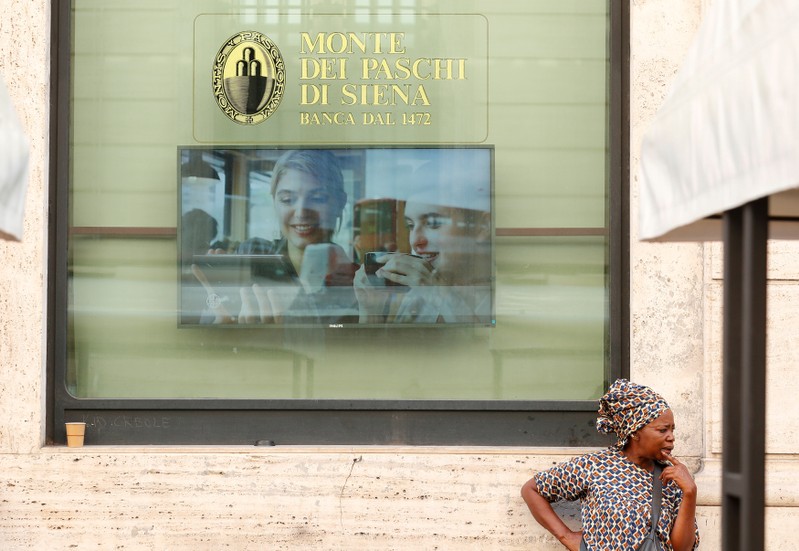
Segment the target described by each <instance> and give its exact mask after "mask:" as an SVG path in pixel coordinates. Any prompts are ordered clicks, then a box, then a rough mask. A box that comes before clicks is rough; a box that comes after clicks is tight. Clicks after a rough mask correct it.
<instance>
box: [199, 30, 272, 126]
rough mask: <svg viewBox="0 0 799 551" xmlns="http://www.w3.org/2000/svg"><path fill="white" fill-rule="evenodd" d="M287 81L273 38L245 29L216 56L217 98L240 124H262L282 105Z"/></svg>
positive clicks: (214, 79) (215, 96)
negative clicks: (281, 101)
mask: <svg viewBox="0 0 799 551" xmlns="http://www.w3.org/2000/svg"><path fill="white" fill-rule="evenodd" d="M285 82H286V67H285V64H284V63H283V56H282V55H280V50H278V48H277V45H275V43H274V42H272V40H271V39H270V38H269V37H267V36H266V35H263V34H261V33H259V32H256V31H242V32H240V33H238V34H235V35H233V36H231V37H230V38H229V39H227V41H225V43H224V44H223V45H222V48H221V49H220V50H219V53H217V54H216V58H215V59H214V68H213V89H214V99H215V100H216V104H217V105H218V106H219V108H220V109H221V110H222V112H223V113H224V114H225V115H227V116H228V118H229V119H230V120H232V121H235V122H237V123H239V124H260V123H262V122H264V121H265V120H266V119H268V118H269V117H270V116H271V115H272V113H274V112H275V111H276V110H277V108H278V106H279V105H280V100H281V99H283V91H284V88H285Z"/></svg>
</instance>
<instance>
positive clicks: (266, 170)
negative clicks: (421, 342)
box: [178, 146, 495, 328]
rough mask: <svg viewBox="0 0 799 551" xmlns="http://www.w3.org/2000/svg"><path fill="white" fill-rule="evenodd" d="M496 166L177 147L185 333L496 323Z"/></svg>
mask: <svg viewBox="0 0 799 551" xmlns="http://www.w3.org/2000/svg"><path fill="white" fill-rule="evenodd" d="M493 160H494V150H493V148H492V147H490V146H481V147H462V146H454V147H374V146H363V147H346V148H345V147H342V148H317V147H305V148H296V149H287V148H277V147H261V146H257V147H256V146H253V147H228V146H213V147H212V146H207V147H206V146H201V147H197V146H186V147H179V148H178V181H179V197H180V201H179V210H180V212H179V223H178V238H179V239H178V265H179V274H180V293H179V305H178V318H179V319H178V323H179V325H181V326H220V327H221V326H224V327H250V328H252V327H276V326H278V327H279V326H284V325H288V324H291V325H306V326H309V325H310V326H315V327H318V326H324V327H330V328H346V327H355V326H357V327H375V326H378V327H388V326H396V327H403V326H404V327H414V326H420V325H428V326H438V327H447V326H453V325H464V324H465V325H482V326H491V325H493V324H494V320H495V317H494V261H493V227H494V223H493V193H492V192H493V182H494V178H493V166H494V163H493Z"/></svg>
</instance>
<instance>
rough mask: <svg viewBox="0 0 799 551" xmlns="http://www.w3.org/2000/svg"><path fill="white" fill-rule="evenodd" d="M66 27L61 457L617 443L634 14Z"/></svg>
mask: <svg viewBox="0 0 799 551" xmlns="http://www.w3.org/2000/svg"><path fill="white" fill-rule="evenodd" d="M52 7H53V37H54V45H55V46H54V55H53V71H52V74H53V75H54V76H53V95H54V105H55V106H56V107H55V110H54V115H53V119H52V120H53V125H52V134H53V137H54V140H53V144H54V146H53V147H54V148H53V155H52V159H53V160H52V175H53V177H52V179H51V180H52V182H53V189H52V191H53V196H54V197H55V198H56V200H55V202H54V207H53V209H54V210H53V211H52V213H51V217H52V219H53V220H54V224H53V227H52V230H51V243H52V247H51V266H52V270H51V273H52V276H51V281H50V293H51V295H50V296H51V300H50V308H51V319H52V320H53V321H52V327H51V330H50V332H49V335H50V339H51V346H50V347H49V348H50V351H51V352H50V355H49V370H48V377H49V380H50V383H51V384H50V385H49V388H50V392H49V396H48V399H49V404H50V415H49V417H48V440H49V441H51V442H54V443H59V442H63V441H64V435H63V431H62V429H61V428H60V427H63V423H64V422H65V421H86V422H87V423H88V425H89V427H88V430H87V436H86V443H87V444H92V443H95V444H134V443H173V444H182V443H227V444H231V443H233V444H256V443H274V444H276V445H283V444H287V445H290V444H411V445H414V444H425V445H459V444H469V445H481V444H486V445H588V444H590V443H592V442H593V440H592V438H595V437H593V436H592V435H591V431H589V430H586V427H587V426H588V425H589V424H590V419H591V417H592V416H593V410H594V409H595V404H594V401H595V400H596V399H597V398H598V397H599V396H600V395H601V394H602V393H603V391H604V389H605V388H606V385H607V383H608V380H609V379H610V378H611V377H613V376H618V375H621V374H623V373H625V371H626V369H627V367H626V361H627V360H626V356H625V350H626V343H627V334H626V332H627V329H626V327H625V323H624V320H625V319H626V311H627V298H626V293H627V291H626V280H627V276H626V255H627V252H626V243H625V234H626V216H627V214H626V210H625V206H624V205H625V204H626V200H625V199H626V198H625V194H626V183H625V177H626V176H625V171H624V170H623V167H622V160H623V158H624V157H625V155H624V152H623V147H624V136H625V133H626V131H625V130H624V128H623V126H622V125H623V121H624V120H626V117H625V112H626V105H624V104H623V98H624V95H623V93H622V90H623V85H624V78H625V77H624V75H625V71H626V60H625V59H624V58H623V52H624V48H623V42H624V40H626V37H627V29H626V28H625V25H626V16H625V13H624V10H625V8H624V7H623V2H607V1H604V0H603V1H599V0H579V1H577V0H574V1H557V2H555V1H550V0H538V1H531V2H523V3H520V2H515V1H510V0H508V1H502V0H485V1H482V0H480V1H475V2H470V3H468V5H466V4H464V3H462V2H458V1H455V0H444V1H437V2H431V1H423V0H416V1H414V0H401V1H400V0H394V1H391V0H389V1H383V0H379V1H378V0H352V1H349V2H343V3H340V2H338V3H335V4H331V5H330V6H327V5H326V4H325V3H324V2H310V1H300V0H296V1H293V0H292V1H289V0H271V1H270V0H261V1H254V0H249V1H246V2H244V1H242V2H221V1H219V0H204V1H198V2H182V1H178V0H159V1H158V2H151V1H144V2H142V1H137V2H132V1H129V0H71V1H58V0H54V1H53V3H52ZM322 8H324V9H322ZM142 29H147V32H146V33H143V32H142ZM589 428H590V427H589Z"/></svg>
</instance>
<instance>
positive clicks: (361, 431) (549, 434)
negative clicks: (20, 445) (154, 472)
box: [46, 0, 629, 446]
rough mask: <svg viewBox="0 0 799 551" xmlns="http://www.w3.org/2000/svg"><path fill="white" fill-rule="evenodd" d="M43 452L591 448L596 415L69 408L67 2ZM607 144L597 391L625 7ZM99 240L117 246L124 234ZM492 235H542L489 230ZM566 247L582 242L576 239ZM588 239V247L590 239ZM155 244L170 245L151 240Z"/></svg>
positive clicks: (622, 220) (613, 363) (616, 346)
mask: <svg viewBox="0 0 799 551" xmlns="http://www.w3.org/2000/svg"><path fill="white" fill-rule="evenodd" d="M51 14H52V30H51V32H52V35H51V63H52V65H51V117H50V189H49V192H50V194H49V197H50V199H49V205H48V209H49V225H48V239H49V255H48V295H47V297H48V301H47V312H48V316H47V320H48V322H47V328H46V331H47V400H46V404H47V425H46V443H47V444H48V445H58V444H63V443H64V442H65V440H66V438H65V435H64V430H63V427H64V425H63V424H64V422H66V421H80V420H88V421H89V422H90V423H94V424H95V425H96V427H95V429H99V428H102V427H100V425H104V426H108V425H111V426H113V428H114V429H115V430H109V431H102V430H89V431H88V433H87V438H86V443H87V444H89V445H91V444H106V445H144V444H161V445H192V444H218V445H222V444H225V445H271V444H277V445H311V444H313V445H437V446H593V445H600V444H604V443H606V441H605V439H603V438H602V437H601V436H600V435H599V434H598V433H597V432H596V431H595V430H594V420H595V415H596V407H597V403H596V401H595V400H584V401H555V400H552V401H507V400H496V401H417V400H313V399H299V400H222V399H185V400H159V399H144V400H135V399H134V400H131V399H124V400H123V399H78V398H75V397H73V396H71V395H70V393H69V392H68V391H67V387H66V375H67V358H68V338H67V327H68V308H67V304H68V302H67V288H68V282H69V271H68V270H69V262H68V255H69V250H68V243H69V232H70V227H69V209H70V204H69V184H70V177H71V176H70V124H71V121H70V102H71V97H70V89H71V82H70V75H71V67H70V50H71V47H70V44H71V33H72V29H73V27H72V20H71V6H70V2H69V1H65V0H52V1H51ZM608 33H609V59H610V61H609V68H608V75H609V91H608V100H609V107H608V120H607V124H606V128H607V140H608V141H607V143H608V153H607V155H608V158H607V167H608V174H607V182H608V187H609V189H608V203H607V205H608V220H609V223H608V225H607V232H608V235H607V238H608V248H607V250H608V253H607V254H608V258H607V267H608V272H609V273H608V278H609V290H608V293H609V302H610V307H609V316H610V319H609V322H608V323H609V328H608V332H607V334H608V337H607V338H608V342H607V350H608V352H609V361H608V362H607V363H606V373H605V381H606V384H607V382H609V381H612V380H614V379H616V378H618V377H624V376H628V375H629V206H628V201H629V192H628V189H629V169H628V167H629V108H628V106H629V96H628V88H629V86H628V84H629V6H628V3H627V2H623V1H621V0H609V21H608ZM116 231H117V233H116V234H115V233H114V232H111V233H104V234H102V235H103V237H106V238H115V237H116V238H125V232H124V229H122V230H116ZM496 235H497V236H503V237H513V236H518V237H525V236H530V235H539V234H536V233H534V232H531V231H529V230H527V229H525V228H501V227H500V228H496ZM575 235H581V234H580V233H576V234H575ZM591 235H595V233H594V234H591ZM149 237H150V238H153V239H175V232H174V230H173V229H171V228H164V229H158V228H155V229H153V231H152V232H151V235H150V236H149Z"/></svg>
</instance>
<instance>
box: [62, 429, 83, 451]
mask: <svg viewBox="0 0 799 551" xmlns="http://www.w3.org/2000/svg"><path fill="white" fill-rule="evenodd" d="M64 425H65V426H66V429H67V446H68V447H70V448H79V447H81V446H83V436H84V435H85V434H86V423H64Z"/></svg>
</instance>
